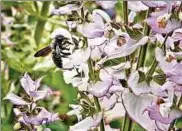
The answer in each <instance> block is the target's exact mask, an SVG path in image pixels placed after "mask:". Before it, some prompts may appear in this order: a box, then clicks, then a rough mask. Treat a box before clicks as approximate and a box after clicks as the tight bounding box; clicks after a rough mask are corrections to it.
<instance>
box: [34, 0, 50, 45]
mask: <svg viewBox="0 0 182 131" xmlns="http://www.w3.org/2000/svg"><path fill="white" fill-rule="evenodd" d="M50 3H51V2H50V1H44V2H43V4H42V9H41V13H40V14H41V16H43V17H44V16H47V13H48V11H49V5H50ZM45 23H46V21H43V20H39V21H38V22H37V25H36V29H35V34H34V38H35V41H36V44H37V45H39V43H40V40H41V38H42V35H43V31H44V26H45Z"/></svg>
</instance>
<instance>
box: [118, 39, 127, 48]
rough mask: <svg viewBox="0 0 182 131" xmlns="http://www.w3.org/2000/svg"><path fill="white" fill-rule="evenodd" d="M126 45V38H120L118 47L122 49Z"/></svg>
mask: <svg viewBox="0 0 182 131" xmlns="http://www.w3.org/2000/svg"><path fill="white" fill-rule="evenodd" d="M125 43H126V39H125V37H124V36H119V37H118V40H117V45H118V46H119V47H121V46H122V45H124V44H125Z"/></svg>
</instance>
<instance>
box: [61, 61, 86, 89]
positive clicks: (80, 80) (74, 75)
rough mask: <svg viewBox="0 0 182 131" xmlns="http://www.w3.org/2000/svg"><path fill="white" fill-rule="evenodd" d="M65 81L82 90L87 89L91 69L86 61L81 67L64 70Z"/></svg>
mask: <svg viewBox="0 0 182 131" xmlns="http://www.w3.org/2000/svg"><path fill="white" fill-rule="evenodd" d="M63 76H64V80H65V83H67V84H70V83H71V84H72V85H73V87H78V89H79V90H80V91H86V90H87V87H88V85H89V83H88V80H89V69H88V65H87V64H86V63H82V64H81V65H80V66H79V67H75V68H74V69H72V70H65V71H64V72H63Z"/></svg>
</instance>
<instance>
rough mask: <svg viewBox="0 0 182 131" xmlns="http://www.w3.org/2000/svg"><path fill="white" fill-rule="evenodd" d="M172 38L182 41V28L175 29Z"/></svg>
mask: <svg viewBox="0 0 182 131" xmlns="http://www.w3.org/2000/svg"><path fill="white" fill-rule="evenodd" d="M172 38H173V39H174V40H175V41H182V28H179V29H176V30H174V32H173V34H172Z"/></svg>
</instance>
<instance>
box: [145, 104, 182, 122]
mask: <svg viewBox="0 0 182 131" xmlns="http://www.w3.org/2000/svg"><path fill="white" fill-rule="evenodd" d="M161 107H162V111H163V112H164V113H162V112H161V109H160V108H161ZM146 111H148V114H149V117H150V119H152V120H155V121H158V122H161V123H164V124H170V123H171V122H173V120H175V119H177V118H179V117H181V116H182V111H179V110H177V109H175V108H172V109H169V107H168V104H167V103H162V104H159V105H158V104H157V103H153V104H152V105H150V106H148V107H147V109H146Z"/></svg>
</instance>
